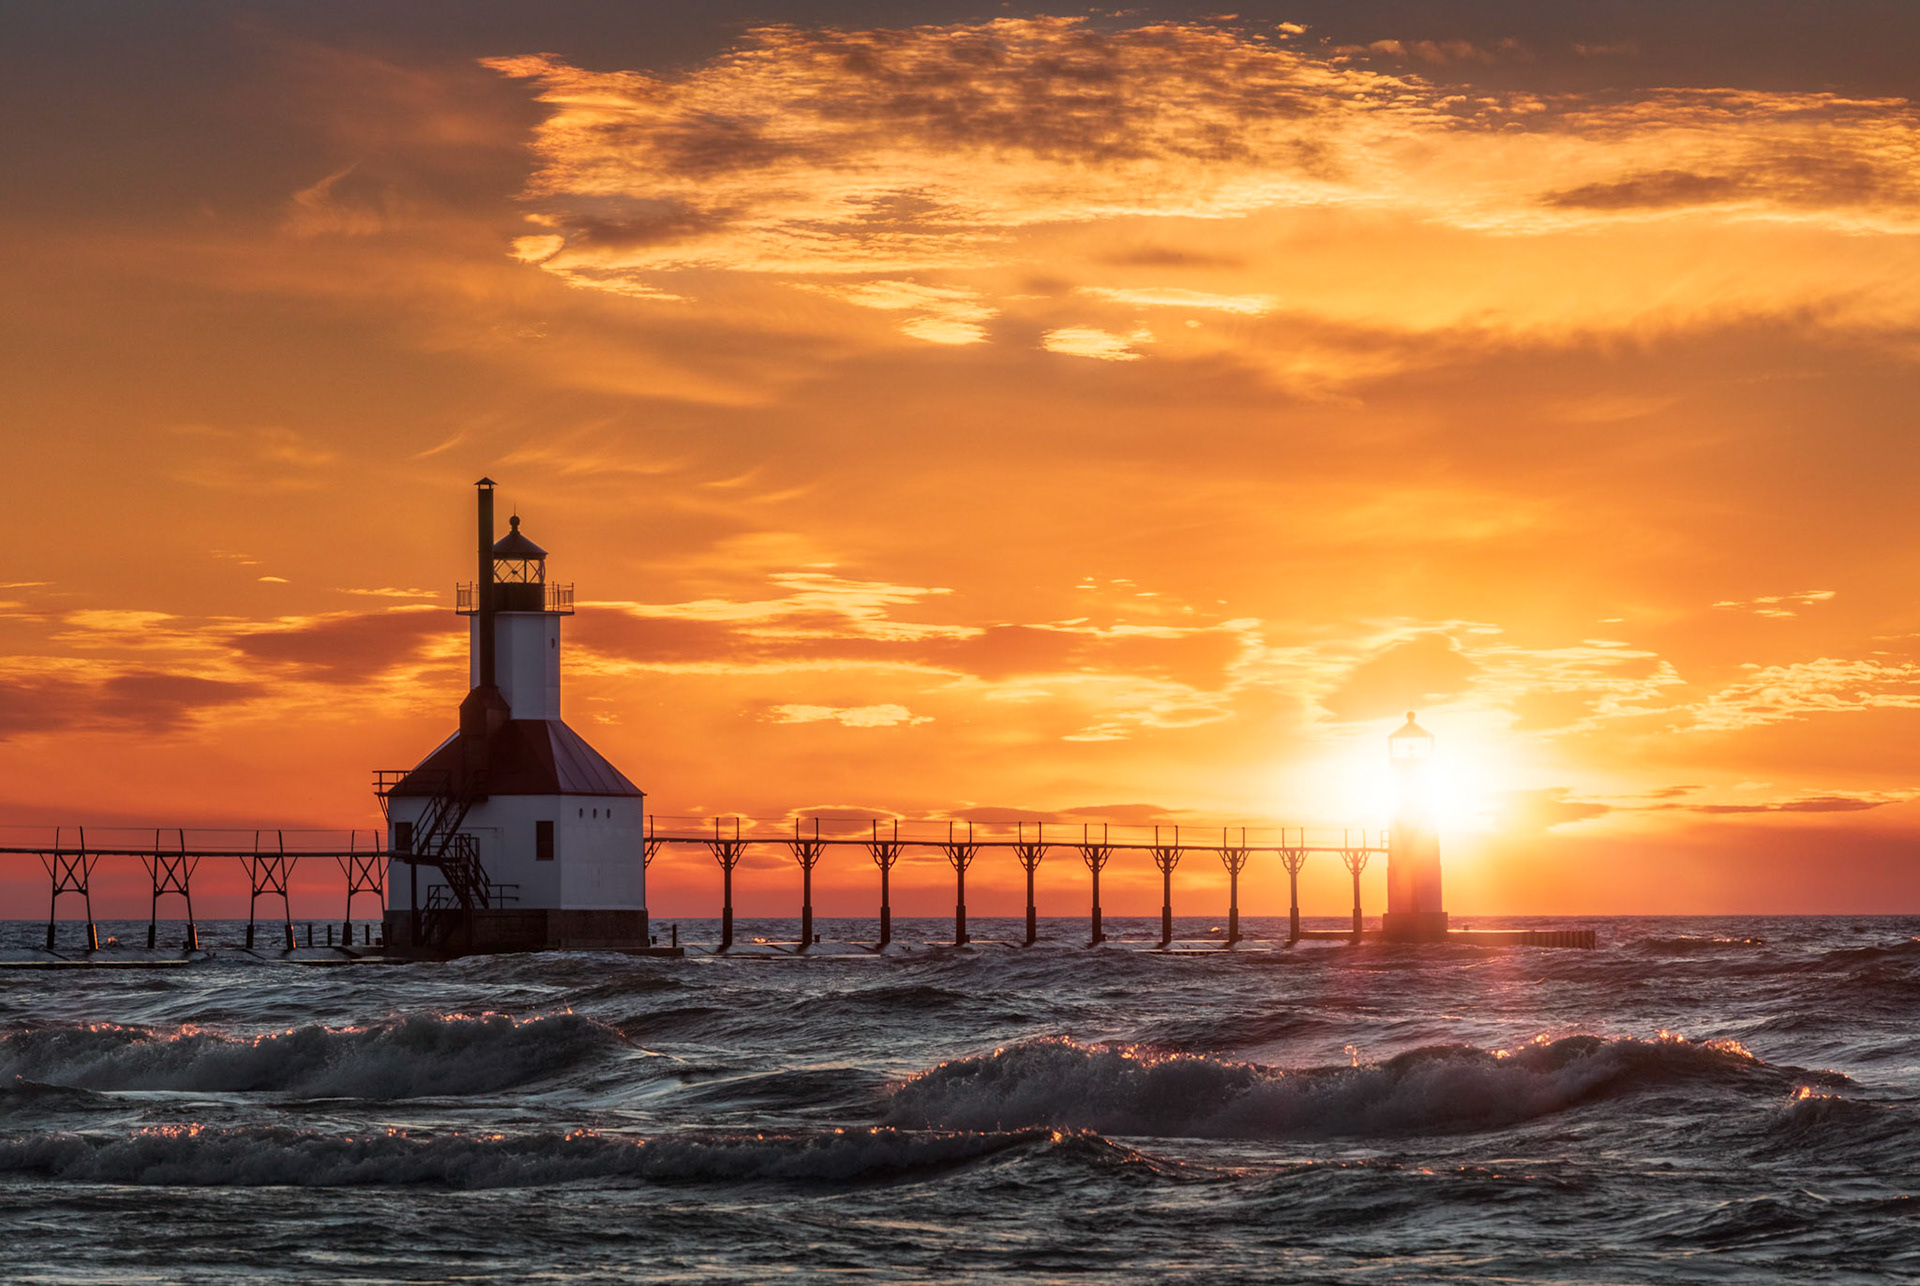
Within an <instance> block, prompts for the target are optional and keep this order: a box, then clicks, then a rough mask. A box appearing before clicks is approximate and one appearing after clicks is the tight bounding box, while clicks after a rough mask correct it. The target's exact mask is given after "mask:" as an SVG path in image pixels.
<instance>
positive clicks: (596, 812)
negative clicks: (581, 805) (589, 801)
mask: <svg viewBox="0 0 1920 1286" xmlns="http://www.w3.org/2000/svg"><path fill="white" fill-rule="evenodd" d="M593 815H594V816H595V817H599V816H600V810H599V809H597V808H596V809H594V810H593Z"/></svg>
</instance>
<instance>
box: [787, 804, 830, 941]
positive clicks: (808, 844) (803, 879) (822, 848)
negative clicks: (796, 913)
mask: <svg viewBox="0 0 1920 1286" xmlns="http://www.w3.org/2000/svg"><path fill="white" fill-rule="evenodd" d="M787 842H788V844H789V846H790V847H791V848H792V849H793V860H794V861H796V862H798V863H800V950H802V951H805V950H806V949H807V948H808V947H810V946H812V945H813V868H814V866H815V865H816V864H817V863H818V862H819V861H820V858H821V856H822V855H824V854H825V853H826V851H827V846H826V845H825V844H824V843H823V842H821V839H820V819H819V818H818V817H816V818H814V819H813V835H812V837H811V838H808V839H802V838H801V836H800V819H799V818H798V817H796V818H794V819H793V838H792V839H791V840H789V841H787Z"/></svg>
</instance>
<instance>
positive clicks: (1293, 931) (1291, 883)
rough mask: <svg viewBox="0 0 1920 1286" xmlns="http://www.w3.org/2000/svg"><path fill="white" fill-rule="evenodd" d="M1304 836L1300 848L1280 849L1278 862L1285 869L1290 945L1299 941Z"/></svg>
mask: <svg viewBox="0 0 1920 1286" xmlns="http://www.w3.org/2000/svg"><path fill="white" fill-rule="evenodd" d="M1280 838H1281V841H1282V842H1283V843H1284V842H1285V840H1286V832H1285V831H1282V832H1281V833H1280ZM1305 844H1306V839H1305V836H1302V837H1301V845H1302V847H1300V848H1284V847H1283V848H1282V849H1281V850H1280V862H1281V864H1282V865H1283V866H1285V867H1286V868H1287V943H1288V945H1292V944H1293V943H1295V942H1298V941H1300V868H1301V867H1303V866H1305V865H1306V864H1307V850H1306V847H1305ZM1355 887H1356V888H1357V887H1358V885H1357V884H1356V886H1355ZM1353 901H1354V905H1356V906H1358V905H1359V903H1360V896H1359V894H1358V893H1355V895H1354V899H1353Z"/></svg>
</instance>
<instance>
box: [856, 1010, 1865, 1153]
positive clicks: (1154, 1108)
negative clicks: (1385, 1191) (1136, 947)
mask: <svg viewBox="0 0 1920 1286" xmlns="http://www.w3.org/2000/svg"><path fill="white" fill-rule="evenodd" d="M1788 1074H1789V1073H1788V1070H1787V1069H1772V1068H1769V1067H1768V1066H1767V1065H1766V1064H1764V1063H1762V1062H1761V1061H1760V1060H1759V1059H1757V1058H1755V1057H1754V1056H1753V1055H1752V1054H1749V1053H1748V1052H1747V1051H1746V1050H1745V1049H1743V1048H1741V1047H1740V1046H1739V1045H1738V1044H1735V1043H1733V1042H1730V1041H1708V1042H1694V1041H1689V1040H1687V1039H1685V1038H1683V1037H1679V1036H1672V1035H1665V1034H1663V1035H1662V1036H1660V1037H1659V1038H1657V1039H1654V1040H1634V1039H1606V1038H1603V1037H1599V1036H1568V1037H1564V1038H1562V1039H1559V1040H1552V1041H1547V1040H1541V1041H1536V1042H1534V1043H1532V1044H1528V1045H1525V1046H1522V1047H1521V1048H1519V1049H1517V1050H1514V1051H1511V1052H1507V1051H1489V1050H1482V1049H1475V1048H1471V1047H1468V1046H1462V1045H1435V1046H1429V1047H1427V1048H1424V1049H1416V1050H1412V1051H1409V1052H1407V1053H1404V1054H1401V1055H1399V1056H1397V1057H1395V1058H1390V1059H1387V1060H1385V1061H1383V1062H1377V1063H1360V1064H1357V1065H1355V1066H1352V1067H1328V1068H1311V1069H1304V1070H1299V1071H1283V1070H1280V1069H1276V1068H1271V1067H1263V1066H1260V1065H1258V1064H1253V1063H1236V1062H1228V1061H1224V1060H1219V1059H1213V1058H1206V1057H1199V1056H1192V1055H1165V1054H1157V1053H1153V1052H1149V1051H1144V1050H1140V1049H1137V1048H1131V1047H1092V1048H1090V1047H1087V1046H1083V1045H1078V1044H1075V1043H1073V1042H1072V1041H1067V1040H1045V1041H1034V1042H1030V1043H1026V1044H1021V1045H1014V1046H1011V1047H1009V1048H1006V1049H1000V1050H996V1051H994V1052H993V1053H992V1054H989V1055H984V1056H980V1057H974V1058H961V1059H955V1060H953V1061H952V1062H948V1063H943V1064H941V1065H940V1066H938V1067H935V1068H932V1069H931V1070H929V1071H926V1072H923V1073H921V1074H920V1075H918V1076H915V1077H913V1078H912V1079H910V1080H907V1081H906V1082H904V1083H902V1084H900V1085H898V1086H896V1087H895V1088H894V1089H893V1091H892V1096H891V1100H890V1101H889V1103H888V1104H887V1108H886V1112H885V1116H884V1118H883V1119H884V1120H885V1121H886V1122H887V1123H888V1124H890V1125H900V1126H917V1127H938V1128H943V1129H961V1130H1011V1129H1032V1128H1051V1129H1069V1130H1094V1131H1098V1132H1099V1133H1102V1134H1116V1135H1134V1136H1150V1137H1192V1138H1246V1139H1277V1138H1314V1137H1330V1136H1340V1135H1359V1136H1394V1135H1418V1134H1438V1133H1459V1132H1464V1131H1471V1130H1481V1129H1498V1128H1501V1127H1504V1126H1508V1125H1513V1124H1516V1123H1518V1122H1521V1121H1526V1120H1531V1119H1533V1118H1536V1117H1540V1116H1545V1115H1548V1114H1551V1113H1554V1112H1559V1111H1563V1110H1565V1109H1566V1108H1569V1107H1573V1106H1576V1105H1578V1104H1581V1103H1586V1102H1591V1101H1595V1100H1599V1099H1605V1098H1612V1097H1617V1096H1620V1095H1625V1094H1630V1093H1633V1092H1635V1091H1637V1090H1641V1089H1645V1088H1649V1087H1653V1086H1658V1085H1663V1084H1664V1085H1670V1084H1674V1083H1676V1082H1684V1081H1706V1082H1716V1083H1723V1084H1731V1083H1738V1082H1743V1081H1751V1080H1752V1079H1753V1078H1756V1077H1760V1078H1764V1079H1765V1080H1766V1082H1767V1084H1768V1085H1769V1087H1772V1088H1778V1087H1777V1086H1774V1084H1773V1082H1775V1081H1779V1082H1781V1083H1782V1084H1784V1083H1786V1082H1785V1080H1784V1079H1783V1078H1785V1077H1786V1076H1787V1075H1788ZM1799 1075H1800V1077H1801V1079H1803V1080H1804V1079H1807V1077H1808V1075H1809V1074H1807V1073H1799ZM1823 1079H1824V1081H1827V1082H1831V1081H1834V1080H1839V1081H1844V1078H1840V1077H1833V1076H1832V1075H1831V1074H1825V1076H1824V1078H1823Z"/></svg>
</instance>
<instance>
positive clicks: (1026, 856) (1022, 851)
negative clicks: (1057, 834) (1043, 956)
mask: <svg viewBox="0 0 1920 1286" xmlns="http://www.w3.org/2000/svg"><path fill="white" fill-rule="evenodd" d="M1034 825H1035V830H1034V835H1035V838H1034V839H1033V840H1031V841H1029V840H1028V839H1027V824H1026V823H1025V822H1021V823H1020V824H1019V826H1020V829H1019V832H1018V834H1019V838H1018V839H1017V840H1015V841H1014V845H1013V855H1014V857H1016V858H1018V859H1019V861H1020V867H1021V869H1022V870H1024V871H1025V872H1026V873H1027V941H1026V945H1027V946H1032V945H1033V944H1034V942H1035V941H1036V940H1037V939H1038V938H1039V936H1040V916H1039V913H1038V911H1036V910H1035V909H1034V905H1033V873H1034V872H1035V871H1036V870H1038V869H1039V868H1040V863H1041V861H1042V860H1044V859H1045V858H1046V856H1047V824H1046V823H1045V822H1036V823H1035V824H1034Z"/></svg>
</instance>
